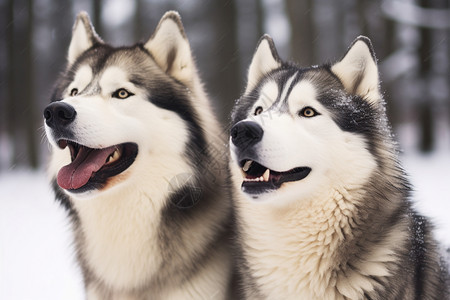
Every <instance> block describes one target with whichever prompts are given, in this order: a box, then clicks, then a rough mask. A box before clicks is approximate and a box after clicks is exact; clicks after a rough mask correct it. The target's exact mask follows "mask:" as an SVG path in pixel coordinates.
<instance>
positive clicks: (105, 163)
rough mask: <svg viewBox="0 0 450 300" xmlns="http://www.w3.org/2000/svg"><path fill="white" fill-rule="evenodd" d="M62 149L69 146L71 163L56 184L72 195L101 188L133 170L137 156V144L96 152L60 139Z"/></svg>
mask: <svg viewBox="0 0 450 300" xmlns="http://www.w3.org/2000/svg"><path fill="white" fill-rule="evenodd" d="M58 146H59V147H60V148H61V149H65V148H66V147H69V150H70V156H71V159H72V162H71V163H70V164H68V165H67V166H64V167H62V168H61V170H59V172H58V176H57V182H58V185H59V186H60V187H62V188H63V189H66V190H70V191H71V192H85V191H88V190H91V189H99V188H101V187H102V186H103V185H104V184H105V183H106V181H107V180H108V179H109V178H110V177H113V176H116V175H118V174H120V173H122V172H123V171H125V170H126V169H128V167H130V166H131V165H132V164H133V162H134V160H135V158H136V156H137V153H138V147H137V145H136V144H134V143H124V144H118V145H114V146H110V147H107V148H102V149H93V148H89V147H86V146H83V145H80V144H77V143H75V142H72V141H68V140H59V141H58Z"/></svg>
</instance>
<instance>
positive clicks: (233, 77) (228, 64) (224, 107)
mask: <svg viewBox="0 0 450 300" xmlns="http://www.w3.org/2000/svg"><path fill="white" fill-rule="evenodd" d="M213 3H214V4H213ZM210 5H211V8H212V11H211V23H212V24H214V30H215V32H216V33H215V36H216V37H217V42H216V43H215V44H214V45H213V47H214V52H213V53H214V56H215V57H216V58H217V59H214V61H212V62H211V63H213V64H214V65H215V67H214V71H213V74H212V76H211V80H209V82H210V85H209V86H210V90H211V92H212V94H213V97H214V98H216V100H218V101H217V103H218V104H219V105H218V111H219V112H220V115H219V117H220V119H221V121H222V122H223V123H226V122H228V117H229V114H230V111H231V109H232V107H233V105H234V100H235V99H237V98H238V97H239V93H240V91H241V84H242V82H243V81H242V80H241V76H240V68H239V59H238V46H239V45H238V36H237V30H238V29H237V12H236V3H235V0H230V1H226V2H222V1H214V2H212V3H211V4H210Z"/></svg>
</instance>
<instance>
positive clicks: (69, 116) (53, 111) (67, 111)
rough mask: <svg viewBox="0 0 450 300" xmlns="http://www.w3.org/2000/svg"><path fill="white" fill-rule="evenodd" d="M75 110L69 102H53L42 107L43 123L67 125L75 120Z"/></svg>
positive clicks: (50, 125) (51, 125)
mask: <svg viewBox="0 0 450 300" xmlns="http://www.w3.org/2000/svg"><path fill="white" fill-rule="evenodd" d="M76 115H77V112H76V111H75V108H73V106H71V105H70V104H67V103H64V102H53V103H51V104H50V105H48V106H47V107H46V108H45V109H44V118H45V123H46V124H47V125H48V126H49V127H54V126H56V125H59V126H67V125H69V124H70V123H72V122H73V120H75V116H76Z"/></svg>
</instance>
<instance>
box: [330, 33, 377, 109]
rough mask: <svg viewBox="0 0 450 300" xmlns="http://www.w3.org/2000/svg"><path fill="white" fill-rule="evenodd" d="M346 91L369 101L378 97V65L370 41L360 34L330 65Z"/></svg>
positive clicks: (375, 100) (373, 100)
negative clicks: (337, 59)
mask: <svg viewBox="0 0 450 300" xmlns="http://www.w3.org/2000/svg"><path fill="white" fill-rule="evenodd" d="M331 71H332V72H333V73H334V74H336V76H337V77H338V78H339V79H340V80H341V82H342V84H343V85H344V88H345V89H346V90H347V92H348V93H351V94H354V95H358V96H361V97H363V98H364V99H367V100H368V101H371V102H374V103H376V102H378V101H379V100H380V99H381V98H380V92H379V78H378V67H377V60H376V57H375V52H374V51H373V47H372V43H371V42H370V40H369V39H368V38H367V37H364V36H360V37H358V38H356V39H355V40H354V41H353V43H352V44H351V45H350V47H349V49H348V50H347V53H346V54H345V55H344V57H343V58H342V59H341V60H340V61H339V62H337V63H335V64H334V65H333V66H332V67H331Z"/></svg>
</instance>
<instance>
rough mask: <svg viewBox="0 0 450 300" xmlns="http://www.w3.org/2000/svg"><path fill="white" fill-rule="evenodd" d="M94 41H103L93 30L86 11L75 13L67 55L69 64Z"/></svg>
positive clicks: (94, 42)
mask: <svg viewBox="0 0 450 300" xmlns="http://www.w3.org/2000/svg"><path fill="white" fill-rule="evenodd" d="M96 43H103V41H102V40H101V39H100V37H99V36H98V35H97V33H96V32H95V30H94V27H93V26H92V23H91V20H90V19H89V15H88V14H87V12H85V11H82V12H80V13H79V14H78V15H77V18H76V20H75V24H74V25H73V29H72V40H71V41H70V46H69V53H68V55H67V61H68V63H69V65H71V64H73V63H74V62H75V60H76V59H77V58H78V57H79V56H80V55H81V54H82V53H83V52H85V51H86V50H88V49H89V48H91V47H92V46H93V45H94V44H96Z"/></svg>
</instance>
